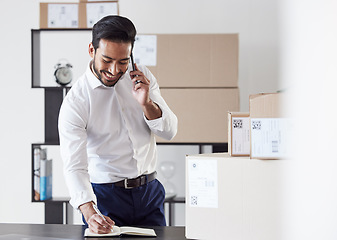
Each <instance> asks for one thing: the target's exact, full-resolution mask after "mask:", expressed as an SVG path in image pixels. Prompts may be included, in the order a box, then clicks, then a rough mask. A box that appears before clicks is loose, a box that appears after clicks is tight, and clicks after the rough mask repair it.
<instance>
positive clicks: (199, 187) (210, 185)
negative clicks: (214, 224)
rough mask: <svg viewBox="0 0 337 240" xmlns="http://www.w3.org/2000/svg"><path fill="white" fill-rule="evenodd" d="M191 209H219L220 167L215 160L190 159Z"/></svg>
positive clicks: (189, 200) (189, 199)
mask: <svg viewBox="0 0 337 240" xmlns="http://www.w3.org/2000/svg"><path fill="white" fill-rule="evenodd" d="M188 186H189V196H188V202H189V206H190V207H205V208H218V166H217V160H214V159H207V160H206V159H203V160H200V159H188Z"/></svg>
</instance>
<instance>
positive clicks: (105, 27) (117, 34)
mask: <svg viewBox="0 0 337 240" xmlns="http://www.w3.org/2000/svg"><path fill="white" fill-rule="evenodd" d="M136 34H137V31H136V28H135V26H134V25H133V23H132V22H131V21H130V20H129V19H127V18H125V17H121V16H118V15H110V16H106V17H104V18H102V19H101V20H99V21H98V22H97V23H96V24H95V25H94V26H93V29H92V45H93V46H94V49H95V50H96V49H97V48H98V45H99V41H100V40H101V39H106V40H110V41H113V42H123V43H131V46H132V48H133V44H134V42H135V37H136Z"/></svg>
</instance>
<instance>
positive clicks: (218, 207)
mask: <svg viewBox="0 0 337 240" xmlns="http://www.w3.org/2000/svg"><path fill="white" fill-rule="evenodd" d="M287 164H288V161H285V160H279V161H263V160H257V159H250V158H249V157H231V156H230V155H229V154H228V153H213V154H199V155H189V156H186V206H185V211H186V212H185V213H186V214H185V216H186V227H185V231H186V234H185V235H186V238H188V239H212V240H222V239H241V240H243V239H250V240H270V239H273V240H278V239H282V224H281V221H282V214H283V211H284V209H282V192H281V189H282V185H281V183H282V182H281V180H282V176H283V175H284V171H285V169H287Z"/></svg>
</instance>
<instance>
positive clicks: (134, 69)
mask: <svg viewBox="0 0 337 240" xmlns="http://www.w3.org/2000/svg"><path fill="white" fill-rule="evenodd" d="M131 65H132V71H136V67H135V62H134V61H133V53H131Z"/></svg>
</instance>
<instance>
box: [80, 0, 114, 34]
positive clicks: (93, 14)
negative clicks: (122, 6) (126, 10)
mask: <svg viewBox="0 0 337 240" xmlns="http://www.w3.org/2000/svg"><path fill="white" fill-rule="evenodd" d="M79 8H80V17H81V19H84V21H85V27H86V28H92V27H93V25H94V24H95V23H96V22H97V21H99V20H100V19H101V18H103V17H105V16H108V15H119V8H118V1H90V2H80V3H79Z"/></svg>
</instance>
